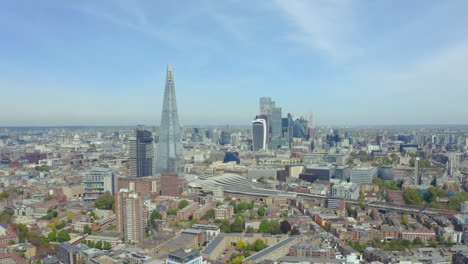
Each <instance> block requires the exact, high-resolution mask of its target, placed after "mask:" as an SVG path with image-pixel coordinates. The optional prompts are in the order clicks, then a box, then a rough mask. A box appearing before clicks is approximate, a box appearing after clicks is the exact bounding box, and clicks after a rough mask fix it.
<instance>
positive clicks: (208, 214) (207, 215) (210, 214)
mask: <svg viewBox="0 0 468 264" xmlns="http://www.w3.org/2000/svg"><path fill="white" fill-rule="evenodd" d="M214 217H215V210H214V209H210V210H208V211H206V213H205V215H204V216H202V220H209V219H212V218H214Z"/></svg>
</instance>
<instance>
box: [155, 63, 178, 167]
mask: <svg viewBox="0 0 468 264" xmlns="http://www.w3.org/2000/svg"><path fill="white" fill-rule="evenodd" d="M181 137H182V127H181V126H180V124H179V116H178V114H177V103H176V94H175V88H174V76H173V73H172V68H171V66H170V65H168V66H167V73H166V88H165V91H164V101H163V110H162V117H161V126H160V127H159V143H158V149H157V157H156V173H158V174H179V173H183V171H184V156H183V152H182V143H181Z"/></svg>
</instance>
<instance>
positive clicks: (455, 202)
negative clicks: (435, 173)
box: [448, 192, 468, 210]
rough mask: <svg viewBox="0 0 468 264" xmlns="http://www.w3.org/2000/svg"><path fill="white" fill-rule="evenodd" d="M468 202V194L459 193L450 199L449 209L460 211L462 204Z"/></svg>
mask: <svg viewBox="0 0 468 264" xmlns="http://www.w3.org/2000/svg"><path fill="white" fill-rule="evenodd" d="M463 202H468V192H458V193H456V194H455V195H454V196H452V197H450V199H449V204H448V209H450V210H460V204H461V203H463Z"/></svg>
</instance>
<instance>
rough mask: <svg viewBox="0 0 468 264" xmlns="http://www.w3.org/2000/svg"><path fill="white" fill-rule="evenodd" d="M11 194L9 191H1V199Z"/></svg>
mask: <svg viewBox="0 0 468 264" xmlns="http://www.w3.org/2000/svg"><path fill="white" fill-rule="evenodd" d="M9 196H10V194H9V193H7V192H2V193H0V200H3V199H5V198H8V197H9Z"/></svg>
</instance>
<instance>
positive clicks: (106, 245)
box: [102, 241, 112, 250]
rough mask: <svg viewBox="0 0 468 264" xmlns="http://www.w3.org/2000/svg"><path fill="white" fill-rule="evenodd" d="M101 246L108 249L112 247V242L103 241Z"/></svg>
mask: <svg viewBox="0 0 468 264" xmlns="http://www.w3.org/2000/svg"><path fill="white" fill-rule="evenodd" d="M102 248H103V249H104V250H110V249H112V244H111V243H110V242H108V241H105V242H104V244H103V246H102Z"/></svg>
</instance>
